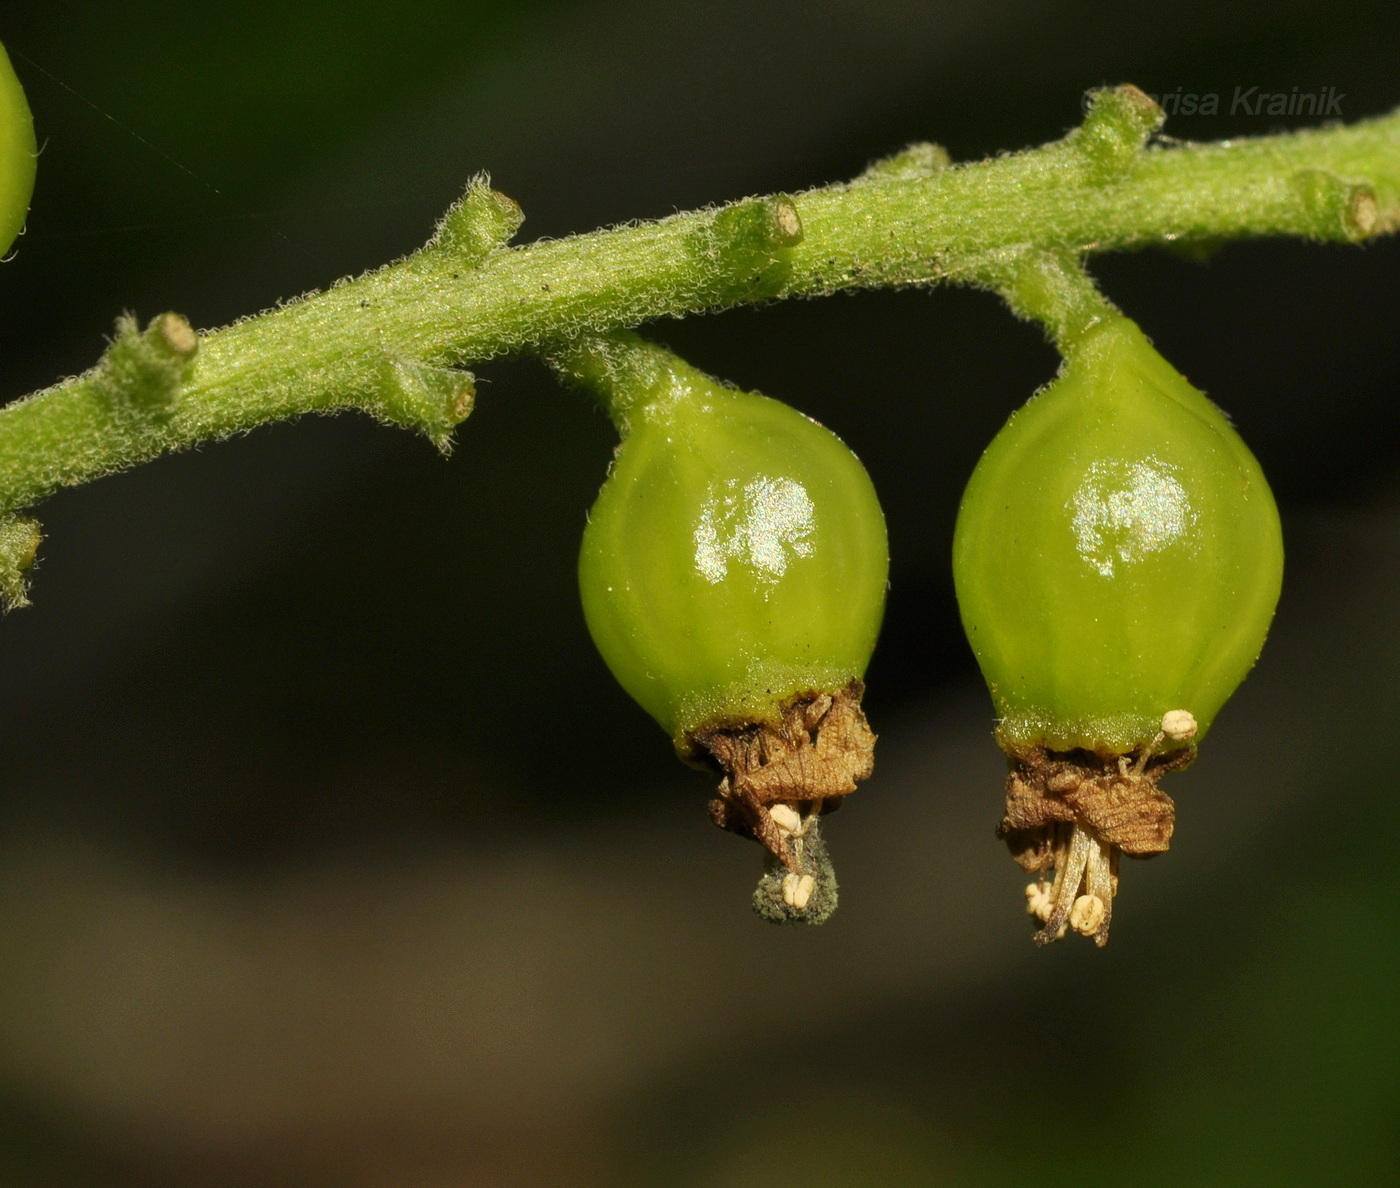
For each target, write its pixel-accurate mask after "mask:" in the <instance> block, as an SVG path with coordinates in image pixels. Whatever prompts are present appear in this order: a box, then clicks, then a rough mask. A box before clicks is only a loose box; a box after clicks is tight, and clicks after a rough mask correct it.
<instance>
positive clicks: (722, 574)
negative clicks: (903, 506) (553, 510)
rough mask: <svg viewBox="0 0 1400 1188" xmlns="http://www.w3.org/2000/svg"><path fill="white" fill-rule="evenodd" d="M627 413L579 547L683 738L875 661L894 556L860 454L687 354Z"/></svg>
mask: <svg viewBox="0 0 1400 1188" xmlns="http://www.w3.org/2000/svg"><path fill="white" fill-rule="evenodd" d="M627 421H628V428H629V431H628V433H627V435H626V437H625V438H624V440H623V442H622V444H621V446H619V448H618V453H617V458H616V461H615V462H614V463H613V467H612V470H611V472H610V474H609V476H608V479H607V482H606V483H604V485H603V489H602V490H601V492H599V495H598V500H597V502H596V503H595V504H594V506H593V510H592V513H591V514H590V517H589V521H588V527H587V529H586V530H585V532H584V537H583V549H582V553H581V555H580V559H579V586H580V591H581V593H582V597H583V609H584V615H585V617H586V619H587V621H588V627H589V631H590V632H591V633H592V636H593V639H594V642H595V643H596V644H597V647H598V650H599V652H600V653H601V654H602V656H603V658H604V660H605V661H606V662H607V664H608V667H609V668H610V669H611V670H612V672H613V675H614V676H616V677H617V679H618V681H619V683H621V685H622V686H623V688H624V689H626V690H627V692H628V693H630V694H631V695H632V696H633V697H634V698H635V699H636V700H637V702H638V703H639V704H640V705H641V706H642V708H644V709H645V710H646V711H647V712H648V713H650V714H651V715H652V717H654V718H655V719H656V720H657V721H658V722H659V723H660V724H661V725H662V726H663V727H664V728H665V729H666V730H667V732H668V733H670V735H671V736H672V738H673V739H674V740H675V741H676V743H677V746H678V747H681V748H682V749H684V745H685V744H684V739H685V735H686V733H687V732H689V731H694V730H699V729H702V728H704V729H713V728H721V727H726V726H742V725H746V724H748V723H759V722H766V723H769V724H776V723H777V722H778V721H779V714H778V708H779V707H780V706H781V705H782V704H783V703H784V702H785V701H787V700H789V699H791V698H792V697H794V696H798V695H801V694H806V693H811V692H819V693H835V692H837V691H838V690H840V689H843V688H844V687H845V686H846V685H848V684H849V683H850V682H851V681H852V680H853V679H856V678H859V677H860V676H862V675H863V674H864V672H865V666H866V664H867V662H868V661H869V659H870V654H871V652H872V651H873V650H874V647H875V637H876V635H877V633H878V631H879V627H880V619H881V615H882V613H883V609H884V599H885V586H886V579H887V575H888V569H889V560H888V553H887V548H886V543H885V521H884V516H883V514H882V513H881V511H880V505H879V502H878V501H877V499H876V497H875V490H874V487H873V486H872V485H871V482H870V479H869V477H868V476H867V475H866V473H865V469H864V467H862V466H861V464H860V462H859V461H858V460H857V459H856V457H855V455H854V454H852V453H851V451H850V450H849V449H847V448H846V446H845V445H844V444H843V443H842V442H841V441H840V439H839V438H837V437H836V436H835V435H834V434H833V433H831V432H830V431H829V430H827V429H825V428H823V427H822V426H821V425H818V424H817V423H816V422H815V421H812V420H810V419H809V418H807V417H805V416H803V415H802V414H800V413H798V412H796V411H795V410H793V409H791V408H789V407H788V406H787V405H785V404H782V403H780V402H778V401H776V400H770V399H768V398H766V397H763V396H757V395H753V394H750V393H745V392H739V391H736V390H733V389H730V388H726V387H723V386H722V385H720V384H718V383H717V382H716V381H714V380H712V379H710V378H709V377H708V376H705V375H703V374H701V373H699V372H695V371H693V370H691V369H690V368H687V367H685V366H684V365H683V364H680V363H679V361H677V363H676V365H675V366H674V367H672V368H670V369H669V370H668V372H667V374H666V376H665V377H664V378H663V379H662V380H660V381H658V382H657V383H656V384H655V385H654V390H653V391H651V392H649V393H648V394H647V397H646V398H645V400H642V401H639V402H638V403H636V404H634V405H633V406H632V408H631V411H630V415H629V417H628V418H627Z"/></svg>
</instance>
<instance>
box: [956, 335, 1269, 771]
mask: <svg viewBox="0 0 1400 1188" xmlns="http://www.w3.org/2000/svg"><path fill="white" fill-rule="evenodd" d="M953 556H954V564H953V573H954V579H955V581H956V584H957V593H958V604H959V606H960V608H961V611H962V618H963V625H964V626H965V628H966V629H967V635H968V639H969V641H970V642H971V643H972V647H973V650H974V651H975V652H976V654H977V659H978V662H979V663H980V664H981V666H982V671H983V674H984V675H985V677H986V679H987V684H988V686H989V687H990V689H991V692H992V698H993V700H994V701H995V703H996V709H997V715H998V717H999V718H1000V719H1001V725H1000V728H999V730H1000V735H1001V737H1002V738H1003V739H1004V740H1005V741H1006V742H1008V743H1009V744H1010V745H1011V746H1013V747H1029V746H1043V747H1047V748H1049V749H1051V750H1057V751H1067V750H1072V749H1074V748H1083V749H1085V750H1090V751H1095V752H1097V753H1099V754H1103V755H1110V754H1125V753H1127V752H1129V751H1133V750H1136V749H1139V748H1141V747H1143V746H1146V745H1148V744H1149V743H1151V742H1152V740H1153V738H1154V737H1155V736H1156V734H1157V733H1158V732H1159V731H1160V729H1161V721H1162V716H1163V714H1165V713H1167V712H1168V711H1171V710H1177V709H1185V710H1189V711H1190V712H1191V713H1192V714H1193V715H1194V716H1195V719H1196V722H1197V726H1198V735H1197V738H1198V739H1199V737H1201V736H1203V735H1204V734H1205V732H1206V731H1207V730H1208V729H1209V728H1210V724H1211V722H1212V720H1213V719H1214V718H1215V715H1216V713H1217V711H1218V710H1219V709H1220V707H1221V706H1222V705H1223V704H1224V703H1225V700H1226V699H1227V698H1228V697H1229V696H1230V694H1231V693H1233V692H1234V690H1235V688H1236V686H1238V685H1239V683H1240V681H1242V680H1243V679H1244V677H1245V674H1246V673H1248V672H1249V670H1250V668H1251V666H1252V665H1253V664H1254V661H1255V659H1256V657H1257V656H1258V655H1259V650H1260V648H1261V647H1262V646H1263V643H1264V636H1265V634H1266V633H1267V632H1268V629H1269V623H1270V620H1271V619H1272V617H1273V612H1274V604H1275V602H1277V600H1278V593H1279V583H1280V581H1281V579H1282V573H1283V542H1282V537H1281V535H1280V531H1279V520H1278V511H1277V509H1276V508H1275V506H1274V500H1273V496H1272V495H1271V494H1270V492H1269V486H1268V483H1267V482H1266V481H1265V479H1264V475H1263V472H1262V471H1261V470H1260V469H1259V464H1258V462H1256V461H1255V459H1254V456H1253V454H1251V453H1250V452H1249V448H1248V447H1247V446H1246V445H1245V444H1244V442H1243V441H1241V440H1240V437H1239V434H1237V433H1236V432H1235V430H1234V429H1233V428H1232V427H1231V426H1230V424H1229V422H1228V421H1226V420H1225V418H1224V416H1223V415H1222V414H1221V413H1220V411H1219V410H1218V409H1217V408H1216V407H1215V406H1214V405H1213V404H1211V403H1210V401H1209V400H1207V399H1206V398H1205V396H1203V395H1202V394H1201V393H1200V392H1198V391H1196V389H1194V388H1193V387H1191V385H1190V384H1188V383H1187V382H1186V380H1184V379H1183V378H1182V377H1181V376H1180V375H1178V374H1177V373H1176V372H1175V371H1174V370H1173V369H1172V368H1171V366H1170V365H1169V364H1168V363H1167V362H1166V360H1164V359H1163V358H1162V357H1161V355H1159V354H1158V353H1157V352H1156V351H1155V350H1154V349H1153V348H1152V347H1151V345H1150V344H1149V343H1148V342H1147V340H1146V339H1145V338H1144V337H1143V335H1142V332H1141V331H1140V330H1138V328H1137V327H1136V326H1134V325H1133V324H1132V323H1131V322H1129V321H1128V320H1127V319H1124V318H1119V319H1115V320H1114V321H1112V322H1110V323H1108V324H1105V325H1100V326H1099V327H1096V328H1095V329H1094V330H1091V331H1090V332H1089V334H1088V335H1087V336H1086V337H1085V339H1084V341H1083V342H1082V343H1081V344H1079V345H1078V346H1077V347H1076V348H1075V349H1074V350H1073V351H1072V353H1071V356H1070V358H1069V359H1068V360H1067V361H1066V364H1065V367H1064V370H1063V372H1062V373H1061V375H1060V377H1059V378H1058V379H1056V380H1055V382H1054V383H1052V384H1051V385H1050V386H1049V387H1047V388H1046V389H1045V390H1044V391H1043V392H1041V393H1040V394H1039V395H1037V396H1035V397H1034V398H1033V399H1032V400H1031V401H1030V402H1029V403H1028V404H1026V405H1025V406H1024V407H1023V408H1022V409H1021V410H1020V411H1019V412H1017V413H1015V414H1014V415H1013V416H1012V418H1011V420H1010V421H1009V422H1008V423H1007V425H1006V427H1005V428H1004V429H1002V431H1001V432H1000V433H999V434H998V435H997V437H996V439H995V440H994V441H993V442H992V444H991V445H990V446H989V447H988V448H987V451H986V453H985V454H984V455H983V457H982V460H981V462H979V463H978V466H977V469H976V471H975V472H974V473H973V476H972V480H971V482H970V483H969V484H968V487H967V492H966V494H965V495H964V496H963V502H962V508H961V510H960V512H959V515H958V525H957V531H956V534H955V536H954V545H953Z"/></svg>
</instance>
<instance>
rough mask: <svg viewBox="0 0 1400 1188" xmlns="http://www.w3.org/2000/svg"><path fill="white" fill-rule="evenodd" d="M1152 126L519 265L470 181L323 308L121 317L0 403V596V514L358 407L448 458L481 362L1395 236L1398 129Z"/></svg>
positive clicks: (768, 201)
mask: <svg viewBox="0 0 1400 1188" xmlns="http://www.w3.org/2000/svg"><path fill="white" fill-rule="evenodd" d="M1160 123H1161V113H1160V111H1159V110H1158V109H1157V108H1156V106H1155V105H1154V104H1152V102H1151V101H1150V100H1149V99H1147V97H1146V96H1145V95H1143V94H1142V93H1141V92H1140V91H1137V90H1136V88H1132V87H1119V88H1115V89H1112V90H1107V91H1100V92H1097V93H1096V94H1095V95H1093V96H1092V97H1091V103H1090V109H1089V113H1088V115H1087V117H1086V119H1085V122H1084V124H1083V125H1082V126H1081V127H1079V128H1077V129H1076V130H1074V131H1073V132H1071V133H1070V134H1069V135H1068V136H1067V137H1065V138H1064V139H1063V140H1060V141H1056V142H1054V143H1052V144H1049V145H1046V146H1044V147H1042V148H1038V149H1031V150H1027V151H1025V152H1022V153H1018V154H1015V155H1010V156H1003V157H996V158H992V159H990V160H986V161H981V162H975V163H970V164H965V165H950V164H949V163H948V159H947V156H946V154H944V153H943V152H942V151H941V150H940V149H938V148H937V147H936V146H933V145H919V146H914V147H913V148H911V149H909V150H907V151H906V152H904V153H902V154H899V155H898V156H896V157H893V158H890V159H889V160H887V161H882V162H879V163H877V164H876V165H874V166H872V167H871V168H870V169H869V170H867V171H866V173H864V174H863V175H861V177H859V178H857V179H855V180H854V181H852V182H849V183H841V184H836V185H831V186H825V187H822V188H820V189H815V190H810V191H808V192H806V193H803V194H799V195H796V196H793V197H787V196H777V197H771V198H756V199H748V200H745V201H742V202H738V203H735V204H733V205H730V206H727V207H723V208H721V209H718V210H714V209H710V210H702V211H696V212H691V213H687V214H679V215H675V216H673V217H671V218H668V219H663V220H660V221H658V222H651V223H641V224H638V225H635V226H627V227H621V228H615V229H612V230H605V231H596V232H593V233H591V234H588V235H579V236H574V237H572V238H569V239H564V240H555V241H549V242H541V243H536V244H532V245H529V246H526V247H517V248H511V247H509V246H507V245H508V244H509V241H510V239H511V237H512V236H513V235H514V233H515V231H516V230H517V228H518V227H519V225H520V222H521V218H522V216H521V214H520V210H519V208H518V207H517V206H516V205H515V204H514V203H513V202H511V201H510V199H508V198H506V197H505V196H504V195H501V194H499V193H497V192H496V191H495V190H492V189H491V188H490V186H489V184H488V182H487V181H486V179H485V178H484V177H483V178H477V179H475V180H474V181H473V182H472V183H471V185H470V186H469V187H468V189H467V192H466V194H465V196H464V197H463V198H462V200H461V201H459V202H458V203H457V204H456V205H455V206H453V207H452V209H451V210H449V211H448V213H447V214H446V215H445V216H444V218H443V220H442V222H441V223H440V224H439V226H438V228H437V231H436V232H435V234H434V235H433V237H432V239H431V240H430V241H429V242H428V244H427V245H426V246H425V247H424V248H423V249H422V250H420V251H418V252H416V253H414V254H413V255H411V256H408V257H407V258H405V259H403V260H400V261H397V262H396V263H393V264H389V265H387V266H385V267H384V268H381V269H379V270H377V271H375V272H371V273H368V274H366V275H364V276H361V277H359V278H357V279H355V280H352V281H347V282H344V283H341V284H337V285H335V286H333V287H332V288H330V289H328V290H326V291H325V292H323V293H318V294H316V295H314V296H311V297H306V298H303V299H300V300H298V301H295V302H291V303H289V304H286V305H283V306H281V307H279V308H277V309H273V310H270V311H268V312H266V313H263V314H259V315H257V316H256V317H252V318H248V319H247V320H245V321H242V322H238V323H235V324H234V325H232V326H228V327H226V328H224V329H222V330H216V331H211V332H207V333H204V334H201V335H195V334H194V333H193V331H191V329H190V327H189V325H188V323H187V322H185V320H184V319H183V318H180V317H179V316H178V315H174V314H163V315H161V316H160V317H159V318H157V319H156V320H155V321H154V322H152V323H151V325H150V326H149V327H148V328H147V329H145V330H144V331H143V330H139V329H138V328H137V326H136V325H135V324H134V323H133V322H131V321H130V320H129V319H125V320H123V321H122V322H121V323H119V325H118V330H117V336H116V338H115V340H114V341H113V343H112V346H111V348H110V349H109V350H108V352H107V353H106V355H105V356H104V357H103V359H102V360H101V361H100V362H99V363H98V365H97V366H96V367H95V368H94V369H93V370H92V371H89V372H87V373H85V374H83V375H81V376H78V377H76V378H75V379H71V380H67V381H65V382H63V383H61V384H58V385H57V386H55V387H53V388H49V389H47V390H45V391H43V392H38V393H35V394H34V395H32V396H29V397H27V398H25V399H22V400H19V401H16V402H14V403H12V404H10V405H9V406H7V407H5V408H4V409H0V595H4V596H6V597H7V598H8V600H9V601H10V602H12V603H13V602H16V601H19V600H20V599H22V597H23V586H22V578H21V575H22V571H23V569H24V568H25V567H26V566H27V564H28V561H29V560H30V559H32V556H33V549H34V547H35V546H36V545H37V540H38V535H37V532H38V530H37V527H36V526H34V525H33V522H32V521H29V520H26V519H23V518H20V517H15V516H12V515H7V514H6V513H12V512H14V511H16V510H18V509H21V508H25V507H28V506H29V505H31V504H33V503H35V502H37V501H38V500H40V499H42V498H43V497H44V496H46V495H48V494H50V493H51V492H53V491H55V490H57V489H58V488H60V487H63V486H68V485H72V484H75V483H80V482H85V481H87V480H89V479H92V478H96V477H98V476H100V475H103V474H107V473H110V472H112V471H116V470H120V469H123V468H125V467H129V466H133V465H136V464H137V463H139V462H142V461H145V460H147V459H149V458H152V457H154V456H156V455H158V454H162V453H165V452H168V451H172V450H178V449H182V448H185V447H187V446H190V445H193V444H195V443H197V442H201V441H207V440H211V439H216V438H220V437H225V436H228V435H229V434H231V433H236V432H239V431H241V430H246V429H249V428H252V427H253V426H255V425H259V424H262V423H264V422H268V421H275V420H281V419H285V418H288V417H294V416H298V415H300V414H303V413H308V412H330V411H335V410H339V409H347V408H354V409H359V410H362V411H364V412H367V413H369V414H370V415H371V416H374V417H376V418H378V419H380V420H382V421H385V422H388V423H390V424H395V425H400V426H403V427H406V428H410V429H415V430H417V431H419V432H422V433H424V434H425V435H426V436H428V437H429V438H430V439H431V440H432V441H433V442H434V443H435V444H436V445H437V446H438V447H439V448H440V449H443V450H446V449H447V448H448V446H449V444H450V435H451V432H452V429H453V427H454V426H455V425H456V424H458V423H459V422H460V421H461V420H462V419H463V418H464V417H465V416H466V415H467V414H468V412H470V410H471V407H472V401H473V396H474V388H473V384H472V377H471V375H470V373H469V372H467V371H466V370H464V368H466V367H468V366H470V365H471V364H473V363H476V362H479V361H481V360H485V359H490V358H492V357H495V356H500V355H509V354H520V353H537V352H541V351H546V352H547V351H548V350H550V348H551V346H552V345H553V344H558V343H561V342H564V341H566V340H568V339H571V338H574V337H576V336H578V335H581V334H598V333H603V332H607V331H611V330H615V329H619V328H626V327H632V326H637V325H639V324H641V323H643V322H647V321H650V320H653V319H656V318H661V317H680V316H683V315H686V314H691V313H697V312H700V311H705V310H715V309H722V308H725V307H728V306H733V305H738V304H743V303H747V302H757V301H766V300H773V299H781V298H786V297H799V296H802V297H808V296H818V295H822V294H828V293H834V292H837V291H839V290H842V289H854V288H882V287H893V286H908V285H929V284H934V283H938V282H941V281H953V282H958V283H970V284H978V285H984V286H987V287H992V288H996V289H998V290H999V291H1001V292H1003V293H1004V294H1005V295H1006V296H1007V297H1008V300H1010V301H1011V303H1012V305H1013V306H1015V307H1017V308H1018V309H1021V310H1023V311H1024V312H1029V313H1031V314H1032V315H1037V314H1038V307H1039V306H1040V305H1043V304H1044V300H1045V299H1044V297H1043V296H1037V294H1036V293H1035V292H1032V291H1031V290H1029V289H1026V288H1025V284H1029V283H1031V282H1030V281H1029V280H1027V281H1025V282H1024V283H1023V281H1021V280H1018V279H1017V278H1018V277H1021V278H1029V277H1033V276H1035V275H1036V270H1034V269H1030V270H1027V269H1025V268H1021V267H1019V266H1018V264H1017V260H1018V258H1019V257H1020V256H1022V255H1023V254H1025V253H1029V252H1039V253H1044V252H1047V251H1048V252H1052V253H1058V254H1060V255H1061V256H1063V257H1074V258H1077V257H1079V256H1082V255H1084V254H1086V253H1091V252H1101V251H1114V250H1123V249H1129V248H1137V247H1142V246H1145V245H1149V244H1162V243H1168V242H1181V241H1186V242H1190V241H1197V240H1204V241H1211V242H1216V241H1219V240H1222V239H1232V238H1241V237H1246V236H1262V235H1294V236H1303V237H1306V238H1309V239H1315V240H1332V241H1340V242H1359V241H1361V240H1365V239H1367V238H1370V237H1371V236H1373V235H1378V234H1382V233H1385V232H1389V231H1394V230H1396V229H1397V228H1400V111H1397V112H1394V113H1392V114H1390V115H1388V116H1384V117H1380V118H1378V119H1373V120H1369V121H1366V122H1363V123H1359V124H1356V125H1353V126H1351V127H1330V128H1324V129H1317V130H1312V131H1305V132H1298V133H1291V134H1285V135H1278V136H1270V137H1263V138H1259V139H1252V140H1232V141H1226V142H1222V143H1218V144H1173V145H1154V144H1149V143H1148V142H1149V139H1150V137H1151V135H1152V134H1153V132H1155V131H1156V129H1157V128H1158V127H1159V126H1160ZM1040 275H1041V276H1042V278H1043V273H1041V274H1040ZM1036 283H1040V282H1036ZM1053 328H1054V327H1053V324H1052V329H1053Z"/></svg>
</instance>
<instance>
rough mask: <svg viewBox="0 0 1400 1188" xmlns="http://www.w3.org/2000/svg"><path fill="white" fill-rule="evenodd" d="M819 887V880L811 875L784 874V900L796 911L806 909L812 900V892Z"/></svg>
mask: <svg viewBox="0 0 1400 1188" xmlns="http://www.w3.org/2000/svg"><path fill="white" fill-rule="evenodd" d="M816 889H817V880H816V879H814V878H813V877H812V876H811V875H795V874H786V875H784V876H783V902H784V903H785V904H787V905H788V907H790V908H792V909H793V910H794V911H799V912H801V911H805V910H806V908H807V904H808V903H809V902H811V899H812V892H813V891H815V890H816Z"/></svg>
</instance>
